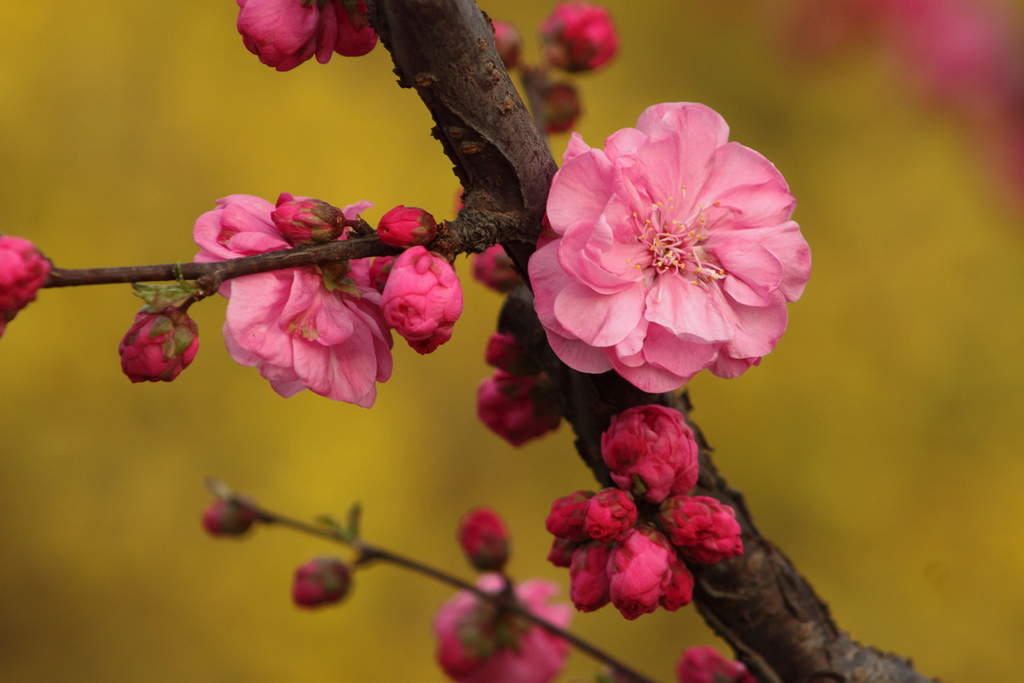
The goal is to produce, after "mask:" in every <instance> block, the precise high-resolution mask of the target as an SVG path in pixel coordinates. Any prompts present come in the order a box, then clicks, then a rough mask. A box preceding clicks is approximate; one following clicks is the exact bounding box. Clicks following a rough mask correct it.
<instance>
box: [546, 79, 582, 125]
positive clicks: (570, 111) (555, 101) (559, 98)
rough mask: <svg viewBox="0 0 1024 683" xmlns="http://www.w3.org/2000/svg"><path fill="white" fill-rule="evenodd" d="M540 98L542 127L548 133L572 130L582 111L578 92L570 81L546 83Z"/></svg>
mask: <svg viewBox="0 0 1024 683" xmlns="http://www.w3.org/2000/svg"><path fill="white" fill-rule="evenodd" d="M541 99H542V101H543V102H544V128H545V130H547V132H548V133H565V132H567V131H570V130H572V128H573V127H574V126H575V125H576V121H577V119H579V117H580V114H582V113H583V105H582V104H580V95H579V92H577V91H576V87H575V86H573V84H572V83H562V82H557V83H548V84H547V85H546V86H544V91H543V92H542V93H541Z"/></svg>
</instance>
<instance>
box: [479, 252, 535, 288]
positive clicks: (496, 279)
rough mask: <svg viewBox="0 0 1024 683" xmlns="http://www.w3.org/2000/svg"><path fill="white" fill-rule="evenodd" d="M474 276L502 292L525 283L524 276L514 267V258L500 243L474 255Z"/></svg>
mask: <svg viewBox="0 0 1024 683" xmlns="http://www.w3.org/2000/svg"><path fill="white" fill-rule="evenodd" d="M473 278H474V279H476V280H477V282H480V283H482V284H484V285H487V286H488V287H490V288H491V289H493V290H494V291H496V292H499V293H501V294H507V293H509V292H511V291H512V290H513V289H515V288H516V287H518V286H519V285H521V284H523V278H521V277H519V273H517V272H516V271H515V268H513V267H512V259H511V258H509V255H508V253H507V252H506V251H505V248H504V247H502V246H501V245H500V244H495V245H494V246H493V247H489V248H487V249H485V250H484V251H483V252H481V253H479V254H474V255H473Z"/></svg>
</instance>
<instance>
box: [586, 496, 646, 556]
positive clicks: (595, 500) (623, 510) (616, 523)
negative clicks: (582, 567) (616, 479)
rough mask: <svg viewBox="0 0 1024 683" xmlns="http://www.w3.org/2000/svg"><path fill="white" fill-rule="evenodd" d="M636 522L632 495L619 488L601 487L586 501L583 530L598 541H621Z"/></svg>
mask: <svg viewBox="0 0 1024 683" xmlns="http://www.w3.org/2000/svg"><path fill="white" fill-rule="evenodd" d="M634 524H636V505H635V504H634V503H633V496H631V495H629V493H628V492H626V491H623V490H621V489H613V488H607V489H601V490H600V491H598V492H597V493H596V494H594V496H593V497H592V498H591V499H590V500H589V501H587V509H586V511H585V514H584V518H583V531H584V532H585V533H586V534H587V536H589V537H590V538H592V539H594V540H595V541H598V542H600V543H608V542H610V541H621V540H622V539H624V538H625V537H626V534H628V533H629V530H630V529H632V528H633V525H634Z"/></svg>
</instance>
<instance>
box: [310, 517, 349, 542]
mask: <svg viewBox="0 0 1024 683" xmlns="http://www.w3.org/2000/svg"><path fill="white" fill-rule="evenodd" d="M315 519H316V523H317V524H320V525H322V526H325V527H327V528H328V529H330V530H331V531H333V532H334V534H335V535H336V536H337V537H338V540H340V541H342V542H343V543H351V542H352V541H354V540H355V537H354V536H353V535H352V534H350V533H349V531H348V529H346V528H345V527H343V526H342V525H341V523H340V522H339V521H338V520H336V519H334V517H331V516H330V515H317V516H316V518H315Z"/></svg>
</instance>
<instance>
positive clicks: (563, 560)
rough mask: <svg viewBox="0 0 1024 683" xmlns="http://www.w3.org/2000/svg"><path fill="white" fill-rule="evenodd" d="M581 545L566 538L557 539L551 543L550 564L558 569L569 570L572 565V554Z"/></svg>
mask: <svg viewBox="0 0 1024 683" xmlns="http://www.w3.org/2000/svg"><path fill="white" fill-rule="evenodd" d="M579 547H580V544H579V543H577V542H576V541H570V540H569V539H566V538H558V537H557V536H556V537H555V539H554V541H553V542H552V543H551V550H550V551H548V562H550V563H551V564H553V565H555V566H556V567H563V568H566V569H567V568H568V567H569V566H570V565H571V564H572V554H573V553H574V552H576V549H577V548H579Z"/></svg>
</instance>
